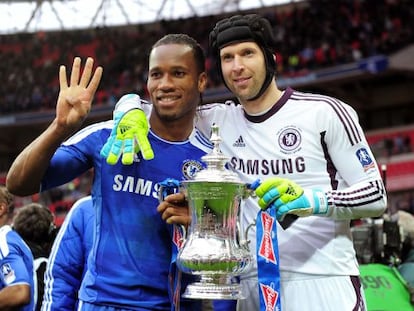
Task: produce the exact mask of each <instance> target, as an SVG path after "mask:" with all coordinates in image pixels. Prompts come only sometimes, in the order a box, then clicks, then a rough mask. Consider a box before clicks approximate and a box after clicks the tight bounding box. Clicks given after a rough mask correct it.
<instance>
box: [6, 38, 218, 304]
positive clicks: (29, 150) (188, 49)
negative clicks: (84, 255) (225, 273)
mask: <svg viewBox="0 0 414 311" xmlns="http://www.w3.org/2000/svg"><path fill="white" fill-rule="evenodd" d="M204 66H205V58H204V54H203V51H202V49H201V47H200V46H199V45H198V44H197V42H196V41H195V40H194V39H192V38H191V37H189V36H187V35H182V34H171V35H167V36H165V37H163V38H161V39H160V40H159V41H157V42H156V43H155V44H154V46H153V47H152V49H151V52H150V56H149V72H148V83H147V86H148V90H149V93H150V95H151V102H152V105H153V107H154V109H153V112H152V113H151V115H150V117H149V123H150V127H151V130H150V131H149V140H150V142H151V144H152V146H153V148H154V153H156V154H157V157H154V158H153V159H152V160H149V161H144V159H143V158H142V157H135V156H134V157H133V158H132V159H131V161H132V162H133V163H134V164H133V165H132V166H128V167H126V166H124V165H122V164H121V163H119V164H116V165H109V164H108V163H107V162H106V161H105V158H103V157H102V156H101V155H100V151H101V149H102V148H103V146H104V144H105V142H106V141H107V139H108V138H109V137H110V134H111V131H112V130H113V129H114V128H113V122H112V121H108V122H103V123H99V124H93V125H91V126H89V127H87V128H85V129H82V130H80V131H78V132H77V133H75V134H73V133H74V132H75V131H76V130H77V129H79V127H80V126H81V124H82V122H83V121H84V119H85V118H86V116H87V114H88V112H89V110H90V108H91V103H92V99H93V96H94V94H95V92H96V90H97V88H98V84H99V81H100V78H101V75H102V68H100V67H98V68H96V69H95V71H94V70H93V59H92V58H88V59H87V60H86V64H85V67H84V68H83V70H81V59H80V58H75V59H74V62H73V66H72V71H71V75H70V80H69V82H70V83H68V81H67V77H66V67H65V66H62V67H61V68H60V74H59V80H60V92H59V97H58V100H57V106H56V117H55V119H54V120H53V121H52V123H51V124H50V126H49V127H48V128H47V129H46V130H45V131H44V132H43V133H42V134H41V135H40V136H39V137H38V138H37V139H35V140H34V141H33V142H32V143H31V144H30V145H29V146H27V147H26V148H25V149H24V150H23V151H22V152H21V153H20V154H19V156H18V157H17V158H16V160H15V161H14V163H13V164H12V166H11V168H10V169H9V172H8V174H7V179H6V182H7V186H8V188H9V190H10V191H11V192H12V193H15V194H18V195H28V194H32V193H36V192H37V191H39V186H40V189H41V191H44V190H47V189H50V188H53V187H56V186H58V185H61V184H65V183H67V182H68V181H70V180H73V178H75V177H76V176H79V175H81V174H82V173H84V172H86V171H87V170H89V169H91V168H94V180H93V186H92V193H91V194H92V199H93V205H94V208H95V209H96V223H95V227H94V244H93V247H92V250H91V252H90V255H89V256H88V264H87V268H88V269H87V271H86V274H85V276H84V278H83V280H82V284H81V288H80V291H79V307H78V310H87V311H89V310H103V309H104V310H112V311H115V310H125V309H129V310H140V311H141V310H165V311H167V310H171V308H173V307H174V306H175V305H176V306H177V308H178V307H179V308H180V310H199V309H200V308H201V302H200V301H198V300H191V299H187V300H185V299H181V300H175V299H174V298H173V297H179V295H177V294H176V293H174V290H175V288H174V286H173V284H170V280H169V274H170V272H171V270H170V269H173V266H174V263H173V262H172V261H173V258H174V256H173V255H174V253H175V252H176V245H174V244H173V241H172V236H173V232H172V230H173V226H172V225H169V224H167V223H165V222H164V221H163V220H162V219H161V217H160V215H159V213H158V212H157V210H156V207H157V205H158V196H157V189H158V183H159V182H161V181H163V180H165V179H166V178H171V177H172V178H176V179H179V180H182V179H189V178H191V177H192V174H194V173H195V172H196V171H197V170H198V169H200V168H201V167H202V165H203V164H202V162H201V161H200V160H199V159H200V158H201V157H202V156H203V155H205V154H206V153H207V152H208V151H210V150H211V147H212V146H211V144H210V142H209V140H208V139H207V138H205V137H204V136H202V135H200V133H199V131H198V130H197V129H195V128H194V125H193V119H194V115H195V111H196V109H197V106H198V105H199V104H200V102H201V94H202V92H203V91H204V90H205V86H206V83H207V80H206V73H205V68H204ZM93 71H94V72H93ZM81 72H82V73H81ZM137 100H138V101H140V98H139V96H128V95H126V96H124V97H123V98H121V99H120V101H121V102H125V103H128V102H130V101H133V102H134V101H137ZM120 115H121V116H122V113H121V114H120ZM140 115H141V114H140V113H139V112H138V118H139V117H140ZM116 117H119V114H118V115H117V116H116ZM136 117H137V115H133V116H131V119H130V122H131V123H135V121H136ZM143 117H144V120H145V121H146V118H145V115H144V116H143ZM114 130H117V129H114ZM124 130H125V129H122V131H124ZM147 132H148V129H147ZM71 135H72V136H71ZM68 137H70V138H69V139H68ZM128 147H129V146H128ZM183 279H185V277H183ZM182 290H185V286H182ZM174 304H175V305H174Z"/></svg>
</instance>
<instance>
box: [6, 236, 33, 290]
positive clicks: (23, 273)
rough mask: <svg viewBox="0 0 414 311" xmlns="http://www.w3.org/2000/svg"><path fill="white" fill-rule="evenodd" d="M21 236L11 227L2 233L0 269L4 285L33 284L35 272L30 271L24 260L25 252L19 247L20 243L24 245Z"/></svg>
mask: <svg viewBox="0 0 414 311" xmlns="http://www.w3.org/2000/svg"><path fill="white" fill-rule="evenodd" d="M19 238H20V237H19V236H18V235H17V234H16V233H14V232H13V231H12V230H11V229H10V231H8V232H4V231H2V232H1V233H0V243H1V246H0V265H1V266H0V269H1V281H2V284H3V287H6V286H11V285H16V284H28V285H31V284H32V282H31V279H33V272H32V271H28V269H27V266H26V264H25V262H24V259H23V253H22V251H21V247H19V244H20V245H22V241H21V242H19V241H18V239H19Z"/></svg>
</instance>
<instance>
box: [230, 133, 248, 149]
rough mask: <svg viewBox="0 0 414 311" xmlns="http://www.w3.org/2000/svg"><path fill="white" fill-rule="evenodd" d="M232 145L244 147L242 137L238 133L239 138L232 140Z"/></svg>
mask: <svg viewBox="0 0 414 311" xmlns="http://www.w3.org/2000/svg"><path fill="white" fill-rule="evenodd" d="M233 147H246V144H245V143H244V140H243V137H242V136H241V135H240V136H239V138H237V140H236V141H235V142H234V144H233Z"/></svg>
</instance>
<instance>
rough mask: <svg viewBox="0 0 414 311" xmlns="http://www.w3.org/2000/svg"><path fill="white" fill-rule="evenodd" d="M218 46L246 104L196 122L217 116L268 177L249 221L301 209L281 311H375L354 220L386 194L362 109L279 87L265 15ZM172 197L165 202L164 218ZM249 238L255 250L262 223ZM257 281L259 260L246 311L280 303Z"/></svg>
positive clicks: (238, 154) (287, 232)
mask: <svg viewBox="0 0 414 311" xmlns="http://www.w3.org/2000/svg"><path fill="white" fill-rule="evenodd" d="M210 47H211V52H212V55H214V56H216V57H217V65H218V71H219V73H220V74H221V76H222V78H223V81H224V83H225V85H226V86H227V88H228V89H229V90H230V91H231V92H232V93H233V94H234V95H235V96H236V97H237V99H238V101H239V103H240V104H241V105H236V104H233V103H230V104H229V103H227V104H208V105H204V106H202V107H201V111H200V113H199V118H197V123H196V125H197V127H198V128H199V129H200V130H201V131H202V132H204V133H206V134H208V133H209V131H210V127H211V124H212V123H216V124H217V125H218V126H219V128H220V134H221V136H222V143H221V149H222V152H223V153H224V154H226V155H228V156H230V157H231V160H230V163H229V164H230V166H231V167H232V168H234V170H235V171H236V172H237V173H238V174H239V176H240V177H241V178H242V180H244V181H245V182H246V183H251V182H253V181H255V180H256V179H260V180H262V184H261V185H260V186H259V188H257V190H256V193H257V195H258V196H259V202H258V203H257V199H253V198H250V199H248V200H246V201H245V206H244V209H243V215H242V217H243V225H244V227H245V228H247V226H249V225H250V224H251V223H253V222H254V221H255V219H256V215H257V213H258V211H259V210H260V208H262V209H266V208H269V207H272V208H276V210H277V213H276V214H277V218H278V220H279V221H280V222H282V221H284V220H286V218H287V217H285V216H286V215H288V214H293V215H296V216H299V218H297V219H296V220H294V221H293V223H292V224H291V225H290V226H289V227H288V228H287V229H283V228H282V227H280V226H279V227H278V230H277V235H278V246H279V255H280V258H279V260H280V262H279V269H280V275H281V293H280V295H281V306H282V310H283V311H308V310H309V311H311V310H312V311H314V310H323V311H350V310H355V311H356V310H359V311H362V310H366V305H365V299H364V294H363V288H362V286H361V282H360V280H359V269H358V263H357V260H356V255H355V251H354V248H353V243H352V238H351V232H350V220H351V219H357V218H364V217H377V216H380V215H381V214H382V213H383V212H384V211H385V209H386V204H387V197H386V191H385V188H384V185H383V182H382V179H381V175H380V172H379V170H378V167H377V163H376V161H375V159H374V157H373V154H372V152H371V150H370V147H369V145H368V143H367V141H366V138H365V136H364V133H363V130H362V128H361V126H360V125H359V123H358V117H357V114H356V112H355V111H354V110H353V109H352V108H351V107H350V106H349V105H347V104H345V103H343V102H342V101H340V100H338V99H336V98H332V97H329V96H323V95H318V94H309V93H302V92H298V91H296V90H293V89H291V88H287V89H285V90H279V89H278V87H277V84H276V79H275V68H276V63H275V55H274V52H273V48H274V40H273V39H272V29H271V26H270V24H269V22H268V21H267V20H266V19H264V18H262V17H260V16H258V15H255V14H252V15H245V16H241V15H236V16H233V17H231V18H226V19H224V20H221V21H219V22H218V23H217V24H216V26H215V27H214V29H213V30H212V32H211V34H210ZM136 108H141V109H145V107H140V106H139V103H138V104H137V106H136ZM120 124H122V120H121V122H120ZM135 130H136V132H137V133H139V132H140V129H139V128H138V127H137V128H136V129H135ZM177 196H178V195H175V197H174V199H177ZM173 203H174V202H172V201H170V202H166V204H165V205H164V206H163V208H162V211H163V217H164V218H168V217H169V216H171V215H173V214H174V213H175V211H174V210H173V208H172V207H171V206H172V205H173ZM177 219H178V218H177V217H176V218H174V219H173V218H170V219H169V221H170V222H174V221H176V220H177ZM253 228H254V227H253ZM249 239H250V241H251V243H250V249H251V252H252V254H253V255H256V242H255V241H256V232H255V230H254V229H253V230H250V231H249ZM258 283H259V284H260V278H259V279H258V273H257V269H252V271H250V273H248V274H246V275H244V276H243V277H242V284H243V286H245V294H246V296H247V299H244V300H240V301H239V302H238V309H239V310H243V311H252V310H261V309H266V310H273V308H272V307H269V305H267V304H266V303H267V301H266V298H267V297H266V296H265V295H266V294H265V293H263V292H261V290H260V287H258Z"/></svg>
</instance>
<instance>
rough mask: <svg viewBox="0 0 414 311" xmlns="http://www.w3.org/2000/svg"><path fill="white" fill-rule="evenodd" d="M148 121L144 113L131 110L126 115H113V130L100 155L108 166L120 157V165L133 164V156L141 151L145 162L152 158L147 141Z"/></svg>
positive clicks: (152, 153) (116, 113)
mask: <svg viewBox="0 0 414 311" xmlns="http://www.w3.org/2000/svg"><path fill="white" fill-rule="evenodd" d="M148 131H149V128H148V121H147V117H146V116H145V113H144V111H142V110H141V109H132V110H129V111H127V112H126V113H124V112H121V111H118V112H115V114H114V128H113V130H112V132H111V135H110V136H109V138H108V140H107V142H106V143H105V145H104V146H103V147H102V149H101V155H102V156H103V157H104V158H106V162H107V163H108V164H111V165H114V164H116V163H117V162H118V160H119V158H120V157H121V155H122V164H124V165H130V164H132V163H133V162H134V155H135V154H136V153H138V152H139V151H141V153H142V157H143V158H144V159H145V160H151V159H153V158H154V152H153V151H152V148H151V145H150V143H149V140H148V137H147V135H148Z"/></svg>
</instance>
